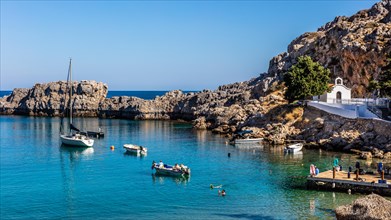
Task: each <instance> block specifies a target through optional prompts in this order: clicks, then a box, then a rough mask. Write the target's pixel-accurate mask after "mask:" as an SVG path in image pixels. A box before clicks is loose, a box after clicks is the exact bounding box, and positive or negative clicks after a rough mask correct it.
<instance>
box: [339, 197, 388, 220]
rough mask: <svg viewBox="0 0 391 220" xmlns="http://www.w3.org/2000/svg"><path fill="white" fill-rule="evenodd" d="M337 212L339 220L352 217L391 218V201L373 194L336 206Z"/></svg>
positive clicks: (380, 219)
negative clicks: (351, 202)
mask: <svg viewBox="0 0 391 220" xmlns="http://www.w3.org/2000/svg"><path fill="white" fill-rule="evenodd" d="M335 214H336V217H337V219H338V220H350V219H358V220H361V219H378V220H383V219H384V220H387V219H391V201H388V200H387V199H385V198H383V197H381V196H379V195H376V194H371V195H367V196H364V197H361V198H358V199H356V200H355V201H354V202H353V204H351V205H345V206H340V207H338V208H336V210H335Z"/></svg>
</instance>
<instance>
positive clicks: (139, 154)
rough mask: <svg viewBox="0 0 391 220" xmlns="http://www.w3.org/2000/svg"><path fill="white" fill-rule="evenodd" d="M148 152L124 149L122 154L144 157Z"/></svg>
mask: <svg viewBox="0 0 391 220" xmlns="http://www.w3.org/2000/svg"><path fill="white" fill-rule="evenodd" d="M147 155H148V153H140V152H139V151H137V152H131V151H125V152H124V156H133V157H140V158H144V157H147Z"/></svg>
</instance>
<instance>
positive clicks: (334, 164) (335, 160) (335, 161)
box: [333, 157, 339, 167]
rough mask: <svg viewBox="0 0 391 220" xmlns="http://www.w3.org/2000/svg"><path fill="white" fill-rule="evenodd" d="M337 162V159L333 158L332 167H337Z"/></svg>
mask: <svg viewBox="0 0 391 220" xmlns="http://www.w3.org/2000/svg"><path fill="white" fill-rule="evenodd" d="M338 164H339V160H338V158H337V157H334V162H333V167H338V166H339V165H338Z"/></svg>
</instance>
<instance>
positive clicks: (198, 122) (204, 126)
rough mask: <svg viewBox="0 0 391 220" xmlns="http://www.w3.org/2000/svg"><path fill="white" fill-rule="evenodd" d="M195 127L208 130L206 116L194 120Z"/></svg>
mask: <svg viewBox="0 0 391 220" xmlns="http://www.w3.org/2000/svg"><path fill="white" fill-rule="evenodd" d="M194 127H195V128H196V129H199V130H206V129H207V128H208V126H207V124H206V120H205V117H200V118H197V119H196V120H194Z"/></svg>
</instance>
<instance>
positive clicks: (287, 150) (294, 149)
mask: <svg viewBox="0 0 391 220" xmlns="http://www.w3.org/2000/svg"><path fill="white" fill-rule="evenodd" d="M302 148H303V143H296V144H291V145H289V146H287V147H285V149H284V152H285V153H296V152H299V151H301V149H302Z"/></svg>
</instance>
